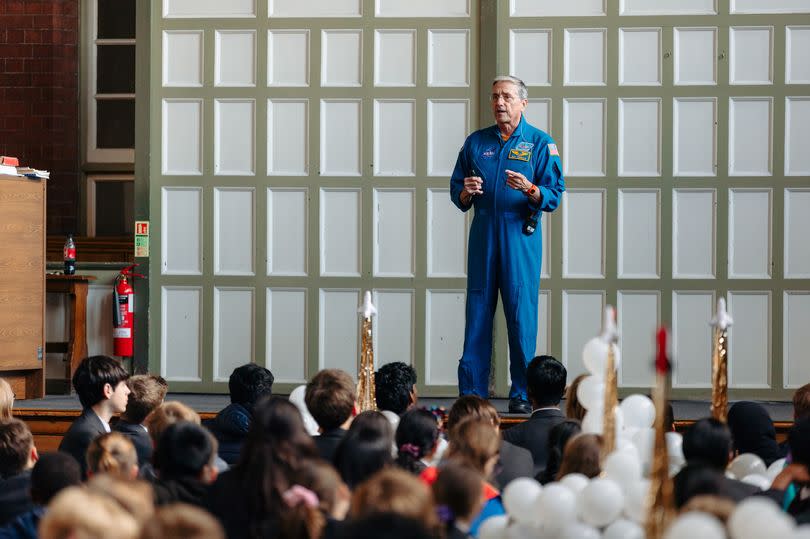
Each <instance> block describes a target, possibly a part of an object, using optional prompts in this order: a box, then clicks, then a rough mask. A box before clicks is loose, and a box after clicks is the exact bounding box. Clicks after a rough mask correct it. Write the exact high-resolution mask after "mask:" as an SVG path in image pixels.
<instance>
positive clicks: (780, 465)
mask: <svg viewBox="0 0 810 539" xmlns="http://www.w3.org/2000/svg"><path fill="white" fill-rule="evenodd" d="M784 467H785V459H779V460H775V461H773V462H772V463H771V465H770V466H768V471H767V473H766V474H765V475H766V476H767V477H768V479H770V480H771V481H773V480H774V479H776V476H777V475H779V474H780V473H781V472H782V470H783V469H784Z"/></svg>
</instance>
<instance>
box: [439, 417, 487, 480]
mask: <svg viewBox="0 0 810 539" xmlns="http://www.w3.org/2000/svg"><path fill="white" fill-rule="evenodd" d="M500 449H501V437H500V436H498V435H497V434H493V432H492V423H491V422H490V421H489V420H488V419H484V418H476V417H469V418H466V419H463V420H462V421H461V422H459V423H458V424H457V425H456V426H455V427H453V430H451V431H450V443H449V444H448V446H447V451H445V453H444V456H445V458H446V459H448V460H454V461H456V462H460V463H462V464H466V465H467V466H470V467H471V468H473V469H474V470H476V471H477V472H478V473H481V474H485V473H486V464H487V462H489V460H490V459H491V458H492V457H496V456H498V453H499V452H500Z"/></svg>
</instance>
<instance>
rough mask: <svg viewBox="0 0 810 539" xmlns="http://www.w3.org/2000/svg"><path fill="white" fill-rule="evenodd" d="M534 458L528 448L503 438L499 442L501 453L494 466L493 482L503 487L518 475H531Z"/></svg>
mask: <svg viewBox="0 0 810 539" xmlns="http://www.w3.org/2000/svg"><path fill="white" fill-rule="evenodd" d="M533 470H534V460H533V459H532V454H531V453H530V452H529V450H528V449H524V448H523V447H518V446H516V445H515V444H512V443H509V442H507V441H506V440H504V441H503V442H502V443H501V454H500V456H499V457H498V465H497V466H496V467H495V482H497V483H498V487H500V488H501V489H503V488H504V487H505V486H506V485H508V484H509V483H511V482H512V480H514V479H517V478H518V477H533V476H532V472H533Z"/></svg>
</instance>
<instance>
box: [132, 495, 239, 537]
mask: <svg viewBox="0 0 810 539" xmlns="http://www.w3.org/2000/svg"><path fill="white" fill-rule="evenodd" d="M140 539H225V531H224V530H223V529H222V525H221V524H220V523H219V521H218V520H217V519H216V518H214V517H213V516H211V514H210V513H207V512H205V511H203V510H202V509H200V508H199V507H194V506H193V505H189V504H186V503H172V504H169V505H164V506H163V507H160V508H158V509H157V510H156V511H155V516H154V518H152V519H150V520H149V521H148V522H146V524H144V527H143V531H142V532H141V537H140Z"/></svg>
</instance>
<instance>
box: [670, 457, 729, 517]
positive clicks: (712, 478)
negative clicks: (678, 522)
mask: <svg viewBox="0 0 810 539" xmlns="http://www.w3.org/2000/svg"><path fill="white" fill-rule="evenodd" d="M672 486H673V490H674V495H675V507H676V508H678V509H680V508H681V507H683V506H684V505H686V504H687V502H689V500H691V499H692V498H694V497H695V496H701V495H707V494H708V495H716V494H721V493H722V490H723V475H722V472H721V471H719V470H717V469H716V468H714V467H711V466H705V465H703V464H688V465H687V466H685V467H684V468H682V469H681V471H680V472H678V474H677V475H676V476H675V477H674V479H673V481H672Z"/></svg>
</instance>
